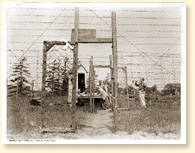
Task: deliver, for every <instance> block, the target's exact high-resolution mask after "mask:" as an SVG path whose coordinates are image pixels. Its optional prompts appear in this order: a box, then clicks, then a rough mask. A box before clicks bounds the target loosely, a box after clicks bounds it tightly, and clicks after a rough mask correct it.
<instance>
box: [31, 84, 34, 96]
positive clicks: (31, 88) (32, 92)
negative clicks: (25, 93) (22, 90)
mask: <svg viewBox="0 0 195 153" xmlns="http://www.w3.org/2000/svg"><path fill="white" fill-rule="evenodd" d="M33 87H34V80H32V88H31V99H32V98H33Z"/></svg>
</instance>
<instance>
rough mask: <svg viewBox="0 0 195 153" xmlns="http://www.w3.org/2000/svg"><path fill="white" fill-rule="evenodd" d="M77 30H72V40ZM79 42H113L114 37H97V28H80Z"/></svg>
mask: <svg viewBox="0 0 195 153" xmlns="http://www.w3.org/2000/svg"><path fill="white" fill-rule="evenodd" d="M74 33H75V30H74V29H72V31H71V42H73V40H74ZM78 40H79V43H112V38H96V29H79V36H78Z"/></svg>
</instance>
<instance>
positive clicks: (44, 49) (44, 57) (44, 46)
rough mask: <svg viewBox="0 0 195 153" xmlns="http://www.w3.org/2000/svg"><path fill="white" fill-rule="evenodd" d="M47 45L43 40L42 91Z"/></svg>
mask: <svg viewBox="0 0 195 153" xmlns="http://www.w3.org/2000/svg"><path fill="white" fill-rule="evenodd" d="M46 49H47V46H46V44H45V43H44V42H43V71H42V91H45V78H46V65H47V50H46Z"/></svg>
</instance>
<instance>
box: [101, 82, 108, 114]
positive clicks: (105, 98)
mask: <svg viewBox="0 0 195 153" xmlns="http://www.w3.org/2000/svg"><path fill="white" fill-rule="evenodd" d="M98 90H99V92H100V94H99V95H101V96H102V99H103V102H102V103H101V104H100V105H101V108H102V109H103V110H105V109H108V108H110V101H109V95H108V89H107V86H106V85H105V83H103V85H102V84H100V86H99V89H98Z"/></svg>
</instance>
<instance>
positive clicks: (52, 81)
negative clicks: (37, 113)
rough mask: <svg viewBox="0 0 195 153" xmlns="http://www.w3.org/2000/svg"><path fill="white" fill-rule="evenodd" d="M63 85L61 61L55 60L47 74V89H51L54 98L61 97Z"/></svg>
mask: <svg viewBox="0 0 195 153" xmlns="http://www.w3.org/2000/svg"><path fill="white" fill-rule="evenodd" d="M62 84H63V81H62V68H61V66H60V60H58V61H56V60H54V61H53V62H52V63H51V66H50V67H49V71H48V72H47V78H46V87H47V88H50V90H51V91H52V93H53V95H54V96H55V95H58V96H59V95H61V91H62Z"/></svg>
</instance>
